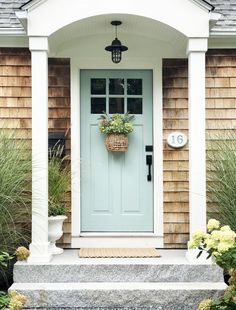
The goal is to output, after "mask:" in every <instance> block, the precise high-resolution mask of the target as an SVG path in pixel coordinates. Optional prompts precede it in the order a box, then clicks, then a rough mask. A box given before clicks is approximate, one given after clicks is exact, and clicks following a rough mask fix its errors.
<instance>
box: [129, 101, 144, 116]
mask: <svg viewBox="0 0 236 310" xmlns="http://www.w3.org/2000/svg"><path fill="white" fill-rule="evenodd" d="M127 111H128V112H129V113H131V114H142V113H143V98H128V99H127Z"/></svg>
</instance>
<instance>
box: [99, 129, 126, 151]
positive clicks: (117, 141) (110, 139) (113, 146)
mask: <svg viewBox="0 0 236 310" xmlns="http://www.w3.org/2000/svg"><path fill="white" fill-rule="evenodd" d="M105 145H106V148H107V150H108V151H109V152H126V151H127V150H128V146H129V141H128V136H127V135H124V134H122V133H111V134H109V135H107V137H106V139H105Z"/></svg>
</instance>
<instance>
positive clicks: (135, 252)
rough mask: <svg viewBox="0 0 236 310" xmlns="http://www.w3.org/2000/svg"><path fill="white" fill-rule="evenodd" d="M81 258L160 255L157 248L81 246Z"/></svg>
mask: <svg viewBox="0 0 236 310" xmlns="http://www.w3.org/2000/svg"><path fill="white" fill-rule="evenodd" d="M79 257H80V258H115V257H118V258H122V257H127V258H128V257H129V258H131V257H134V258H135V257H143V258H144V257H160V254H159V252H158V251H157V250H156V249H155V248H147V249H146V248H138V249H137V248H136V249H130V248H127V249H126V248H81V249H80V250H79Z"/></svg>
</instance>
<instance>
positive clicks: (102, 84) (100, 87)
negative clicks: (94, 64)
mask: <svg viewBox="0 0 236 310" xmlns="http://www.w3.org/2000/svg"><path fill="white" fill-rule="evenodd" d="M105 94H106V79H91V95H105Z"/></svg>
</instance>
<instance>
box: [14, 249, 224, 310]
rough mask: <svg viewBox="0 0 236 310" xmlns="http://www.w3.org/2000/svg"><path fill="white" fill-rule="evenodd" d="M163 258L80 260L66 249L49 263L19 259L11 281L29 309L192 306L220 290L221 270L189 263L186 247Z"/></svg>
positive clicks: (171, 309)
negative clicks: (22, 295) (26, 299)
mask: <svg viewBox="0 0 236 310" xmlns="http://www.w3.org/2000/svg"><path fill="white" fill-rule="evenodd" d="M160 252H161V255H162V257H161V258H155V259H153V258H145V259H80V258H78V256H77V255H78V253H77V251H75V250H66V251H65V252H64V254H62V255H59V256H57V257H55V258H54V259H53V261H52V262H50V263H47V264H27V263H22V262H21V263H19V262H18V263H17V264H16V265H15V268H14V284H13V286H12V287H11V288H10V289H11V290H17V291H20V292H22V293H23V294H25V295H26V296H27V298H28V303H27V307H28V308H31V309H37V308H38V309H71V310H72V309H86V310H88V309H105V308H107V309H135V308H138V309H153V310H154V309H159V310H179V309H181V310H190V309H191V310H194V309H197V305H198V303H199V302H200V301H201V300H202V299H204V298H211V297H216V296H218V295H219V294H221V293H222V291H223V289H224V288H225V285H224V283H223V276H222V270H221V269H220V268H218V267H217V266H215V265H209V264H201V265H197V264H190V263H189V262H188V261H187V260H186V259H185V251H180V250H179V251H178V250H169V251H167V250H163V251H160Z"/></svg>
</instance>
